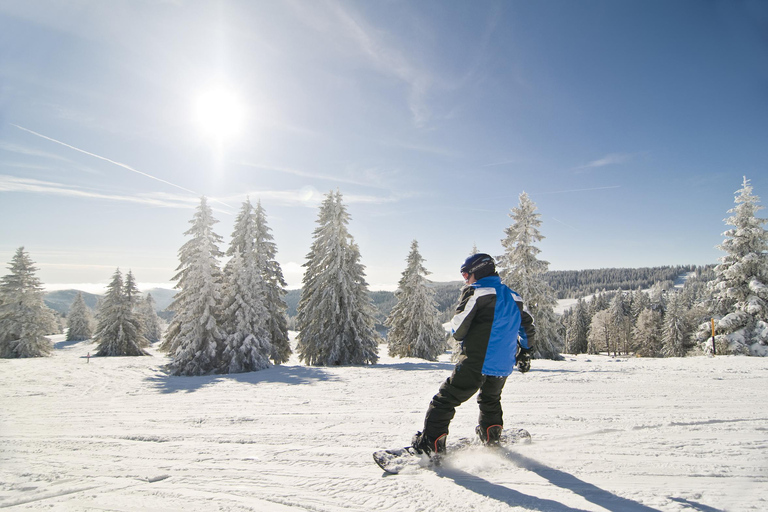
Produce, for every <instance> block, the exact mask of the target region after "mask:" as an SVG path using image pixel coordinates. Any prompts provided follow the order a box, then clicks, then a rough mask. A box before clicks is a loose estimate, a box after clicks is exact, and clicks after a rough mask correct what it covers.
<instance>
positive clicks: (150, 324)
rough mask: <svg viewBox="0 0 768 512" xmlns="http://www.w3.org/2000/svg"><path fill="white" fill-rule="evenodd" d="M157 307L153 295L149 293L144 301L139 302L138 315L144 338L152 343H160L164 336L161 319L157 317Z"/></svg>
mask: <svg viewBox="0 0 768 512" xmlns="http://www.w3.org/2000/svg"><path fill="white" fill-rule="evenodd" d="M156 309H157V305H156V304H155V299H154V298H153V297H152V294H151V293H148V294H147V296H146V297H145V298H144V300H142V301H139V305H138V310H137V314H138V316H139V321H140V322H141V326H142V331H143V332H144V336H145V337H146V338H147V340H149V341H150V342H151V343H154V342H156V341H159V340H160V338H162V336H163V327H162V325H161V321H160V317H159V316H157V311H156Z"/></svg>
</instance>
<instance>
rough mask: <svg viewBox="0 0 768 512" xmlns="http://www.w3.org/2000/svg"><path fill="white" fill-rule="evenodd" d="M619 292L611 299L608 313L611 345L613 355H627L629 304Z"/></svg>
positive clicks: (629, 335)
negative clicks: (622, 353) (621, 353)
mask: <svg viewBox="0 0 768 512" xmlns="http://www.w3.org/2000/svg"><path fill="white" fill-rule="evenodd" d="M625 299H626V297H625V295H624V293H623V292H622V291H621V290H618V291H617V292H616V294H615V295H614V296H613V299H611V304H610V306H608V311H609V313H610V315H611V345H612V347H613V353H614V355H616V354H618V353H620V352H622V351H624V353H629V343H630V339H631V337H632V317H631V312H630V308H629V304H627V302H626V300H625Z"/></svg>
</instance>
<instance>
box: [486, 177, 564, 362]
mask: <svg viewBox="0 0 768 512" xmlns="http://www.w3.org/2000/svg"><path fill="white" fill-rule="evenodd" d="M509 216H510V217H511V218H512V220H513V223H512V225H511V226H509V227H508V228H506V229H505V230H504V232H505V233H506V235H507V236H506V238H504V239H503V240H502V241H501V245H502V246H503V247H504V254H503V255H502V256H500V257H499V258H498V261H499V265H498V266H499V267H500V271H499V275H500V276H501V279H502V281H503V282H504V284H506V285H507V286H509V287H510V288H512V289H513V290H514V291H516V292H517V293H518V294H519V295H520V296H521V297H522V298H523V300H524V301H525V304H526V306H527V307H528V309H529V310H530V312H531V315H532V316H533V318H534V321H535V322H536V343H535V345H536V346H535V353H536V354H537V355H538V356H539V357H543V358H545V359H560V357H561V356H560V350H562V346H563V340H562V336H561V335H560V333H559V328H558V319H557V316H556V315H555V306H556V305H557V299H556V297H555V291H554V290H553V289H552V287H551V286H550V285H549V283H547V281H546V280H545V279H544V274H545V273H546V272H547V270H548V269H549V262H548V261H544V260H540V259H538V257H537V256H538V254H539V253H540V252H541V249H539V248H538V247H536V246H535V245H534V244H535V243H536V242H539V241H540V240H543V239H544V236H543V235H542V234H541V232H540V231H539V226H541V219H540V217H541V215H540V214H538V213H536V205H535V204H534V202H533V201H531V199H530V197H528V194H526V193H525V192H523V193H522V194H520V203H519V205H518V207H517V208H513V209H512V213H511V214H509Z"/></svg>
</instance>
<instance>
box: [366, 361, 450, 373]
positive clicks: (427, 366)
mask: <svg viewBox="0 0 768 512" xmlns="http://www.w3.org/2000/svg"><path fill="white" fill-rule="evenodd" d="M454 366H455V365H454V363H441V362H437V361H434V362H433V361H424V362H423V363H384V364H379V363H377V364H374V365H372V366H371V367H372V368H386V369H390V370H401V371H404V372H415V371H422V370H449V371H451V370H453V368H454Z"/></svg>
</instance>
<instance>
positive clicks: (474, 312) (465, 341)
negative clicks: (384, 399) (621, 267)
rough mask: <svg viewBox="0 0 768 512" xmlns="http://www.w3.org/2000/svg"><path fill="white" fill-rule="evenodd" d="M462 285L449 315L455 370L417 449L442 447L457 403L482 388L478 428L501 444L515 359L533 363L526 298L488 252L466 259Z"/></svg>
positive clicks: (432, 407)
mask: <svg viewBox="0 0 768 512" xmlns="http://www.w3.org/2000/svg"><path fill="white" fill-rule="evenodd" d="M461 275H462V277H463V278H464V282H465V283H466V286H465V287H464V288H463V289H462V292H461V298H460V299H459V305H458V307H457V308H456V315H455V316H454V317H453V319H452V320H451V328H452V331H453V337H454V339H456V340H457V341H460V342H461V352H460V356H459V360H458V362H457V363H456V366H455V368H454V370H453V374H452V375H451V376H450V377H449V378H448V379H447V380H446V381H445V382H444V383H443V384H442V385H441V386H440V389H439V391H438V392H437V394H436V395H435V396H434V397H433V398H432V401H431V402H430V404H429V408H428V409H427V414H426V418H425V419H424V430H423V431H422V432H418V433H417V434H416V435H414V436H413V440H412V443H411V444H412V446H413V448H414V449H415V450H416V452H417V453H426V454H427V455H429V456H431V455H432V454H433V453H444V452H445V443H446V437H447V436H448V425H449V424H450V422H451V420H452V419H453V416H454V414H455V413H456V407H457V406H459V405H460V404H462V403H464V402H466V401H467V400H469V399H470V398H471V397H472V396H473V395H474V394H475V393H476V392H477V391H478V390H479V391H480V393H479V394H478V396H477V403H478V405H479V406H480V419H479V421H478V423H479V424H478V425H477V428H476V429H475V431H476V432H477V435H478V436H479V437H480V440H481V441H482V442H483V443H484V444H488V445H495V444H498V442H499V438H500V436H501V431H502V427H503V421H502V410H501V391H502V389H503V388H504V384H505V382H506V380H507V377H508V376H509V375H510V374H511V373H512V370H513V368H514V366H515V364H517V366H518V369H519V370H520V371H521V372H525V371H528V369H530V359H531V355H530V354H531V349H532V348H533V340H534V336H535V334H536V328H535V326H534V322H533V317H532V316H531V315H530V314H529V313H528V310H527V309H526V307H525V305H524V304H523V299H522V298H520V296H519V295H518V294H517V293H515V292H513V291H512V290H510V289H509V287H508V286H506V285H504V284H502V282H501V278H499V274H498V273H496V263H495V262H494V260H493V258H492V257H490V256H489V255H487V254H483V253H480V254H474V255H472V256H470V257H469V258H467V259H466V261H464V264H463V265H462V266H461Z"/></svg>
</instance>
